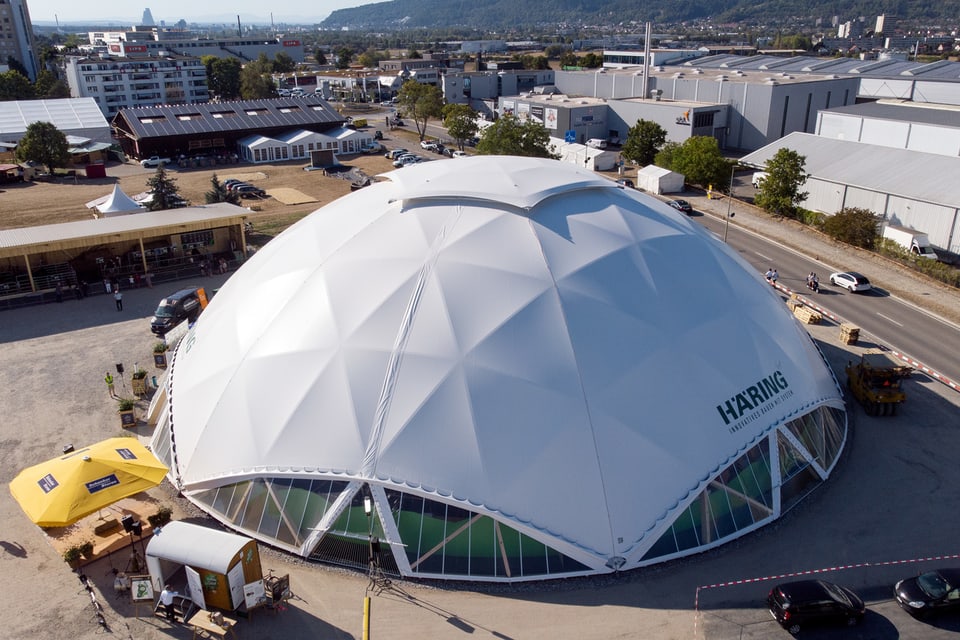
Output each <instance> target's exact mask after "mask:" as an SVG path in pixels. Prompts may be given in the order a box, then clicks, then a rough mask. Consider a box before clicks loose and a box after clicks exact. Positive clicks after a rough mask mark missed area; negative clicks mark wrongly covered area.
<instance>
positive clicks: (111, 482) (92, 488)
mask: <svg viewBox="0 0 960 640" xmlns="http://www.w3.org/2000/svg"><path fill="white" fill-rule="evenodd" d="M118 484H120V480H119V479H118V478H117V476H116V475H115V474H113V473H111V474H110V475H108V476H103V477H102V478H97V479H96V480H93V481H91V482H88V483H86V487H87V491H89V492H90V493H96V492H97V491H103V490H104V489H109V488H110V487H115V486H117V485H118Z"/></svg>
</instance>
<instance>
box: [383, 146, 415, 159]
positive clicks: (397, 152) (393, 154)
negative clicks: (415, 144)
mask: <svg viewBox="0 0 960 640" xmlns="http://www.w3.org/2000/svg"><path fill="white" fill-rule="evenodd" d="M405 153H410V152H409V151H407V150H406V149H403V148H400V149H391V150H390V151H387V152H386V153H385V154H383V157H384V158H389V159H390V160H396V159H397V158H399V157H400V156H402V155H403V154H405Z"/></svg>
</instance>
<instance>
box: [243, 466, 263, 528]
mask: <svg viewBox="0 0 960 640" xmlns="http://www.w3.org/2000/svg"><path fill="white" fill-rule="evenodd" d="M268 499H269V496H268V495H267V487H266V485H265V484H264V482H263V480H260V479H257V480H255V481H254V482H253V485H252V486H251V491H250V493H249V496H248V499H247V502H246V504H245V505H244V509H243V514H241V515H240V522H239V524H240V526H241V527H242V528H244V529H249V530H251V531H257V530H258V528H259V527H260V516H262V515H263V509H264V506H265V505H266V502H267V500H268Z"/></svg>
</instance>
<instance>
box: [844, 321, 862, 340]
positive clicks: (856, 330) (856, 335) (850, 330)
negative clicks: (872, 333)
mask: <svg viewBox="0 0 960 640" xmlns="http://www.w3.org/2000/svg"><path fill="white" fill-rule="evenodd" d="M859 339H860V327H858V326H856V325H852V324H850V323H848V322H844V323H842V324H841V325H840V342H842V343H843V344H857V340H859Z"/></svg>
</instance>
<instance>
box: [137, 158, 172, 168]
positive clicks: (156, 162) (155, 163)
mask: <svg viewBox="0 0 960 640" xmlns="http://www.w3.org/2000/svg"><path fill="white" fill-rule="evenodd" d="M162 164H170V158H161V157H160V156H150V157H149V158H146V159H144V160H141V161H140V166H141V167H144V168H147V169H149V168H152V167H159V166H160V165H162Z"/></svg>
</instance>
